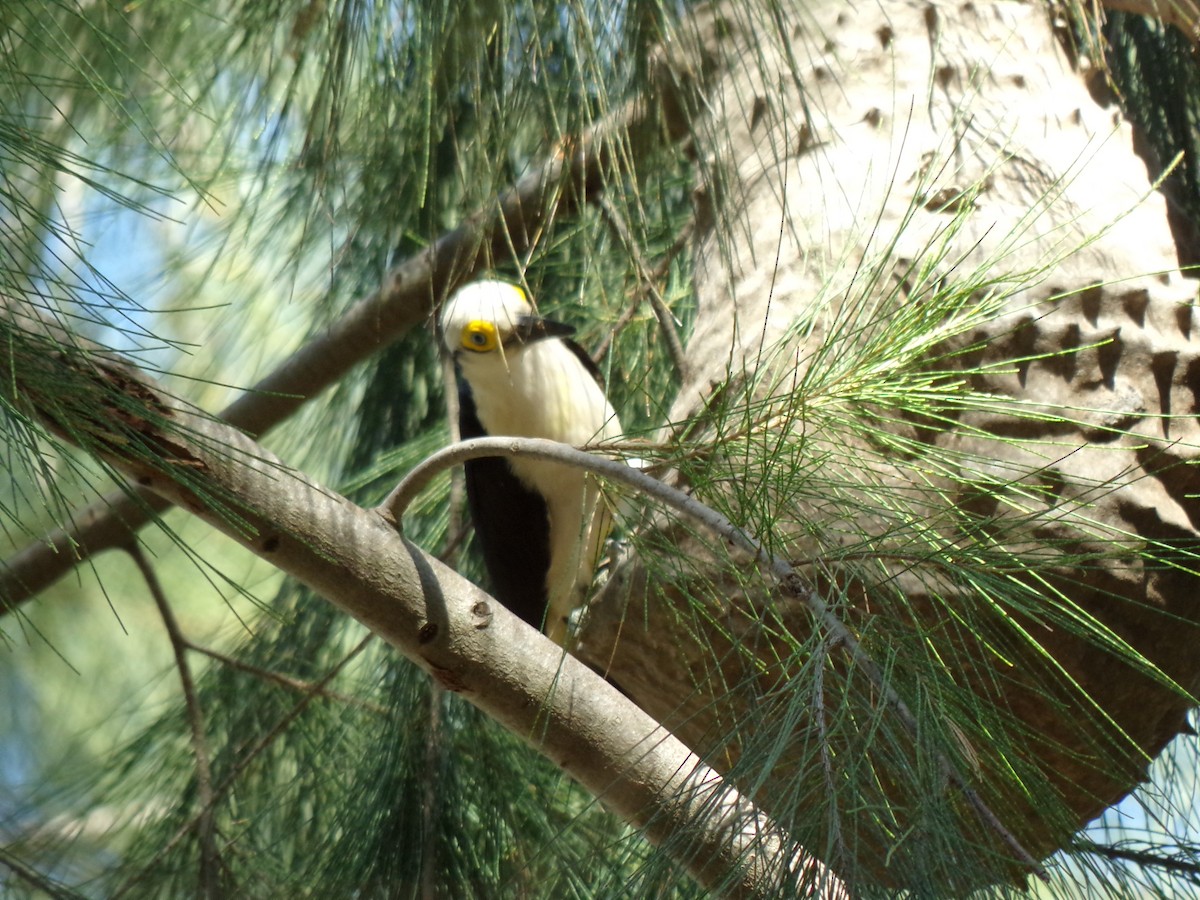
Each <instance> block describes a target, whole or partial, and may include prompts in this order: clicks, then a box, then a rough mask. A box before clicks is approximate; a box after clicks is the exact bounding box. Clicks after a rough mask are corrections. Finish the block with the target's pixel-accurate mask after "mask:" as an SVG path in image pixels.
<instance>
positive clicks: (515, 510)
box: [458, 374, 550, 629]
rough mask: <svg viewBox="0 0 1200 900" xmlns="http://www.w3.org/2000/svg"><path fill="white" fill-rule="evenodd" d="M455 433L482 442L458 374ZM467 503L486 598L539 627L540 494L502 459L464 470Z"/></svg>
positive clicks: (543, 525) (546, 538)
mask: <svg viewBox="0 0 1200 900" xmlns="http://www.w3.org/2000/svg"><path fill="white" fill-rule="evenodd" d="M458 385H459V388H458V402H459V418H458V426H459V432H460V434H461V436H462V438H463V440H467V439H469V438H475V437H487V432H485V431H484V430H483V425H482V424H480V422H479V415H478V413H477V412H476V411H475V399H474V397H472V396H471V388H470V386H469V385H468V384H467V380H466V379H465V378H463V377H462V375H461V374H460V375H459V378H458ZM463 468H464V470H465V473H466V482H467V503H468V505H469V506H470V509H471V520H472V521H473V522H474V523H475V539H476V540H477V541H478V542H479V547H480V549H481V550H482V551H483V562H484V565H486V566H487V571H488V576H489V577H490V578H491V582H492V593H493V595H494V596H495V597H496V599H497V600H499V601H500V602H501V603H503V604H504V605H505V606H506V607H507V608H508V609H509V610H510V611H512V612H514V613H516V614H517V615H518V616H520V617H521V618H522V619H524V620H525V621H526V622H528V623H529V624H530V625H532V626H533V627H534V628H539V629H540V628H541V627H542V624H543V623H544V621H545V618H546V606H547V604H548V602H549V600H548V597H547V594H546V573H547V572H548V571H549V570H550V518H549V514H548V513H547V510H546V502H545V501H544V500H543V499H542V496H541V494H539V493H537V492H536V491H532V490H530V489H529V488H527V487H526V486H525V485H524V484H522V483H521V480H520V479H519V478H517V476H516V474H515V473H514V472H513V470H512V468H510V467H509V465H508V460H506V459H504V458H503V457H498V456H493V457H488V458H485V459H472V460H468V461H467V462H466V464H465V465H464V467H463Z"/></svg>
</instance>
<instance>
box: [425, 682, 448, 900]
mask: <svg viewBox="0 0 1200 900" xmlns="http://www.w3.org/2000/svg"><path fill="white" fill-rule="evenodd" d="M445 692H446V689H445V688H443V687H442V686H441V685H440V684H438V683H437V682H436V681H432V680H431V682H430V685H429V731H428V732H427V733H426V736H425V790H424V791H422V793H421V826H422V829H421V897H422V900H436V898H437V897H438V896H440V895H441V891H440V890H439V888H438V880H437V877H438V861H437V858H438V828H437V822H438V812H439V809H440V799H441V790H440V788H441V781H442V780H441V777H440V775H441V770H442V766H441V758H442V753H443V751H444V747H443V740H442V698H443V696H444V695H445Z"/></svg>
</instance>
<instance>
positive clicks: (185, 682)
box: [125, 541, 221, 900]
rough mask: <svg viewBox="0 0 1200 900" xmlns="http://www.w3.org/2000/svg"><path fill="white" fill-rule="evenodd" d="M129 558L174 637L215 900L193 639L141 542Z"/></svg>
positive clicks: (209, 791)
mask: <svg viewBox="0 0 1200 900" xmlns="http://www.w3.org/2000/svg"><path fill="white" fill-rule="evenodd" d="M125 550H126V552H127V553H128V554H129V556H130V558H132V559H133V561H134V563H135V564H136V565H137V567H138V571H139V572H141V575H142V579H143V580H144V581H145V582H146V587H147V589H148V590H149V591H150V595H151V596H152V597H153V598H154V603H155V605H156V606H157V607H158V614H159V616H160V617H161V618H162V620H163V625H164V627H165V628H166V629H167V636H168V637H169V638H170V640H171V650H172V652H173V653H174V654H175V668H176V669H177V670H178V672H179V683H180V685H181V686H182V688H183V702H184V706H185V707H186V708H187V717H188V726H189V728H190V729H191V743H192V755H193V756H194V757H195V758H196V797H197V800H198V801H199V803H200V809H199V811H198V812H197V815H196V818H195V826H196V836H197V837H198V838H199V841H200V884H199V891H198V893H199V895H200V896H202V897H208V898H210V900H216V898H218V897H220V896H221V878H220V875H221V856H220V852H219V851H218V850H217V826H216V821H215V818H214V815H213V813H214V811H215V807H216V803H215V800H216V794H215V793H214V792H213V783H212V764H211V758H210V757H209V753H208V740H207V738H206V737H205V734H204V710H203V708H202V707H201V705H200V697H199V694H198V693H197V692H196V681H195V679H194V678H193V677H192V668H191V666H190V665H189V664H188V658H187V651H188V648H189V646H190V642H189V641H188V639H187V638H186V637H185V636H184V634H183V631H182V630H181V629H180V627H179V620H178V619H176V618H175V611H174V610H173V609H171V604H170V602H169V601H168V600H167V595H166V593H165V592H164V591H163V589H162V584H161V583H160V582H159V580H158V573H157V572H155V571H154V567H153V566H152V565H150V561H149V560H148V559H146V554H145V552H144V551H143V550H142V547H141V544H139V543H137V542H136V541H134V542H131V543H130V544H129V546H127V547H126V548H125Z"/></svg>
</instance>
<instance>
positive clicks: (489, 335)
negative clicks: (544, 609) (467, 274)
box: [442, 281, 575, 360]
mask: <svg viewBox="0 0 1200 900" xmlns="http://www.w3.org/2000/svg"><path fill="white" fill-rule="evenodd" d="M574 330H575V329H573V328H572V327H571V326H570V325H564V324H563V323H561V322H552V321H550V320H549V319H543V318H542V317H541V316H539V315H537V313H536V312H535V311H534V309H533V305H532V304H531V303H530V302H529V298H528V297H526V296H525V292H524V291H523V290H521V289H520V288H519V287H517V286H516V285H515V284H509V283H508V282H505V281H476V282H474V283H472V284H468V285H466V286H465V287H462V288H460V289H459V290H458V291H456V292H455V294H454V296H452V297H451V298H450V299H449V300H448V301H446V305H445V306H444V307H443V308H442V334H443V336H444V338H445V341H446V347H447V349H449V351H450V352H451V353H452V354H454V356H455V357H456V358H458V359H460V360H465V359H471V358H482V357H492V358H497V359H503V358H504V357H505V356H506V355H509V354H512V353H518V352H520V349H521V348H522V347H524V346H525V345H527V344H531V343H533V342H535V341H540V340H544V339H545V338H554V337H569V336H570V335H571V334H572V333H573V332H574Z"/></svg>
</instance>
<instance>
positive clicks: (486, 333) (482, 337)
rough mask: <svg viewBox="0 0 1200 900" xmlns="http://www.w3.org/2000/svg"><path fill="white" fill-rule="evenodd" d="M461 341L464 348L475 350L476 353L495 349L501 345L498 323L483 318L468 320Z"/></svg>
mask: <svg viewBox="0 0 1200 900" xmlns="http://www.w3.org/2000/svg"><path fill="white" fill-rule="evenodd" d="M461 342H462V347H463V349H464V350H473V351H474V352H476V353H487V352H488V351H489V350H495V349H496V348H497V347H499V346H500V339H499V337H498V336H497V335H496V323H495V322H486V321H484V320H483V319H475V320H473V321H471V322H468V323H467V324H466V325H465V326H464V327H463V330H462V341H461Z"/></svg>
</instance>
